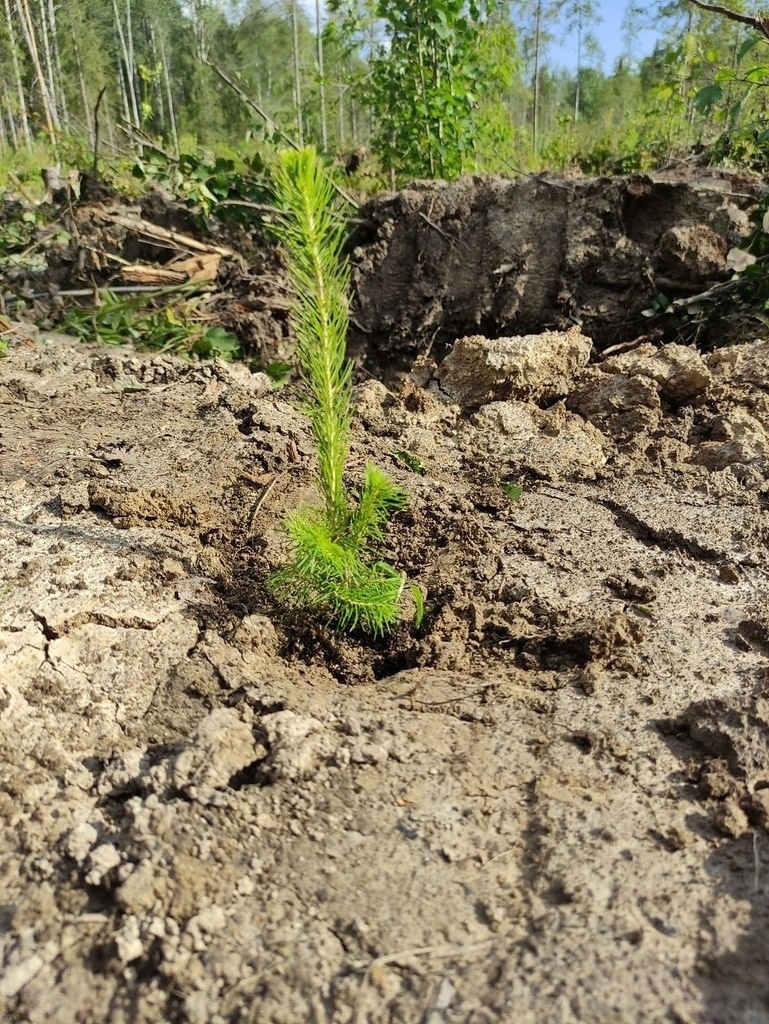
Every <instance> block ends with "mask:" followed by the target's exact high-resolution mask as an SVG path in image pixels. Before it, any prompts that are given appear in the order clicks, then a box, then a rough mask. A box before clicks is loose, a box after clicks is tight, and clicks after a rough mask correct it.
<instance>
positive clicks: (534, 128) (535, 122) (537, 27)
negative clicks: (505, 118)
mask: <svg viewBox="0 0 769 1024" xmlns="http://www.w3.org/2000/svg"><path fill="white" fill-rule="evenodd" d="M541 32H542V0H537V15H536V22H535V24H534V111H533V114H532V119H531V139H532V147H531V148H532V149H533V151H534V155H535V156H536V154H537V150H538V149H539V45H540V36H541Z"/></svg>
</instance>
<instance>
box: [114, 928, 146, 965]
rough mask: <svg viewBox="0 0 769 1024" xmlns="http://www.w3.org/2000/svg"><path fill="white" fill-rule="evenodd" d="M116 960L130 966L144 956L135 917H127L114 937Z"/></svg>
mask: <svg viewBox="0 0 769 1024" xmlns="http://www.w3.org/2000/svg"><path fill="white" fill-rule="evenodd" d="M115 946H116V948H117V956H118V960H119V961H120V962H121V963H122V964H130V963H131V962H132V961H133V960H138V959H139V957H141V956H143V955H144V944H143V943H142V940H141V938H140V936H139V921H138V918H136V917H127V918H126V919H125V922H124V924H123V927H122V928H121V929H120V931H119V932H118V933H117V934H116V935H115Z"/></svg>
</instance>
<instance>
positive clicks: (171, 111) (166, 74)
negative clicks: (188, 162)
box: [158, 27, 179, 158]
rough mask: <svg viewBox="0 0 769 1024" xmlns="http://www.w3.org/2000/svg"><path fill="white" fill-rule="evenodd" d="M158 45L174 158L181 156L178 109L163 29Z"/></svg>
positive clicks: (160, 30) (159, 30)
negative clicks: (172, 87)
mask: <svg viewBox="0 0 769 1024" xmlns="http://www.w3.org/2000/svg"><path fill="white" fill-rule="evenodd" d="M158 44H159V46H160V63H161V64H162V66H163V80H164V81H165V84H166V96H167V97H168V116H169V119H170V123H171V137H172V138H173V140H174V156H175V157H177V158H178V156H179V133H178V131H177V128H176V109H175V107H174V94H173V90H172V89H171V71H170V68H169V66H168V58H167V56H166V44H165V39H164V37H163V30H162V28H160V27H158Z"/></svg>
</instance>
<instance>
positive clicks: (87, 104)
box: [67, 3, 95, 146]
mask: <svg viewBox="0 0 769 1024" xmlns="http://www.w3.org/2000/svg"><path fill="white" fill-rule="evenodd" d="M67 15H68V18H69V31H70V34H71V36H72V52H73V53H74V55H75V66H76V67H77V79H78V85H79V86H80V97H81V99H82V101H83V116H84V117H85V123H86V125H87V126H88V136H89V138H90V140H91V145H92V146H93V144H94V142H95V139H94V125H93V111H92V110H91V101H90V100H89V98H88V89H87V88H86V84H85V74H84V73H83V61H82V59H81V57H80V45H79V44H78V41H77V32H76V31H75V19H74V17H73V15H72V4H71V3H69V4H67Z"/></svg>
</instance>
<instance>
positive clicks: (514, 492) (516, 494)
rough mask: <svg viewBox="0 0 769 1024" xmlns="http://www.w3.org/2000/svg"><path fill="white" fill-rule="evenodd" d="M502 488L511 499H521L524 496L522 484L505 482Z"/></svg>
mask: <svg viewBox="0 0 769 1024" xmlns="http://www.w3.org/2000/svg"><path fill="white" fill-rule="evenodd" d="M502 490H503V491H504V493H505V496H506V497H508V498H509V499H510V501H520V500H521V498H522V497H523V488H522V487H521V486H520V484H513V483H503V484H502Z"/></svg>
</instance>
